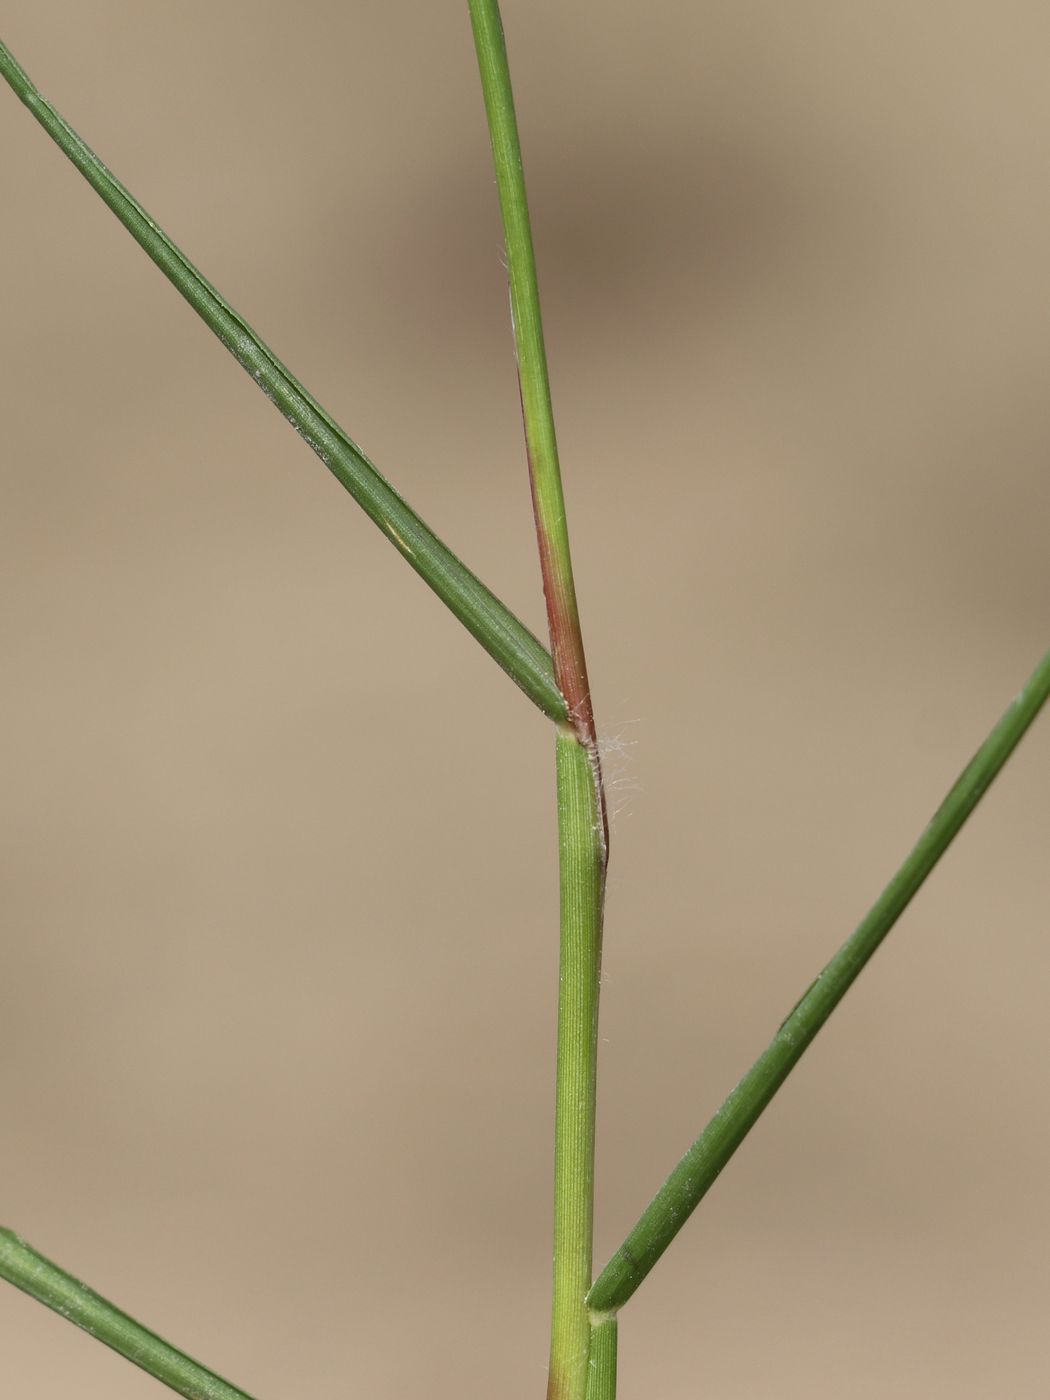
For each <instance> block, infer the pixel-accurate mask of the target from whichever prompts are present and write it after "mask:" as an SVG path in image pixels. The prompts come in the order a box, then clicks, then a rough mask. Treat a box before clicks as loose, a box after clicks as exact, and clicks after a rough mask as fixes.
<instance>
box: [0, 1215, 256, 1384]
mask: <svg viewBox="0 0 1050 1400" xmlns="http://www.w3.org/2000/svg"><path fill="white" fill-rule="evenodd" d="M0 1278H5V1279H7V1281H8V1283H13V1284H14V1285H15V1287H16V1288H20V1289H21V1290H22V1292H23V1293H28V1294H29V1296H30V1297H31V1298H35V1299H36V1300H37V1302H38V1303H43V1304H44V1305H45V1307H48V1308H51V1309H53V1310H54V1311H55V1312H57V1313H59V1314H60V1315H61V1316H62V1317H64V1318H67V1319H68V1320H69V1321H70V1322H72V1323H75V1324H76V1326H77V1327H82V1328H83V1329H84V1331H85V1332H88V1333H90V1335H91V1336H92V1337H95V1338H96V1339H97V1340H98V1341H100V1342H104V1343H105V1344H106V1346H108V1347H112V1348H113V1350H114V1351H118V1352H119V1353H120V1354H121V1356H124V1357H126V1358H127V1359H128V1360H129V1361H131V1362H134V1364H135V1365H136V1366H141V1368H142V1369H143V1370H144V1371H148V1372H149V1374H150V1375H151V1376H155V1377H156V1379H157V1380H158V1381H163V1382H164V1384H165V1385H167V1386H170V1387H171V1389H172V1390H174V1391H177V1392H178V1394H179V1395H184V1396H186V1397H187V1400H251V1396H249V1395H248V1394H247V1393H246V1392H245V1391H243V1390H239V1389H238V1388H237V1386H235V1385H231V1384H230V1383H229V1381H224V1380H223V1379H222V1377H221V1376H217V1375H215V1373H214V1372H213V1371H209V1370H207V1369H206V1367H204V1366H201V1365H199V1364H198V1362H196V1361H192V1360H191V1359H190V1358H189V1357H188V1356H184V1355H183V1353H182V1352H181V1351H176V1349H175V1348H174V1347H173V1346H169V1345H168V1343H167V1342H164V1341H161V1339H160V1337H158V1336H155V1335H154V1333H152V1332H150V1331H147V1329H146V1328H145V1327H142V1326H141V1325H140V1324H139V1323H137V1322H135V1321H133V1320H132V1319H131V1318H130V1317H128V1316H127V1315H126V1314H125V1313H122V1312H121V1311H120V1310H119V1308H115V1307H114V1306H113V1304H112V1303H107V1302H106V1300H105V1298H100V1297H99V1295H98V1294H97V1293H95V1292H94V1291H93V1290H92V1289H90V1288H88V1287H87V1286H86V1285H85V1284H83V1283H80V1282H79V1281H78V1280H77V1279H75V1278H73V1277H71V1275H69V1274H67V1273H65V1272H64V1271H63V1270H62V1269H60V1268H58V1266H57V1265H56V1264H52V1263H51V1261H50V1260H49V1259H45V1258H44V1256H43V1255H42V1254H38V1253H37V1252H36V1250H35V1249H33V1248H32V1246H30V1245H28V1244H26V1242H25V1240H21V1239H19V1238H18V1236H17V1235H15V1234H13V1233H12V1232H11V1231H10V1230H0Z"/></svg>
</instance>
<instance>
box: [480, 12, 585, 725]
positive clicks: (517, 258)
mask: <svg viewBox="0 0 1050 1400" xmlns="http://www.w3.org/2000/svg"><path fill="white" fill-rule="evenodd" d="M468 3H469V5H470V18H471V23H472V25H473V28H474V44H475V48H476V49H477V54H478V67H479V69H480V72H481V87H482V92H483V94H484V98H485V114H486V116H487V118H488V125H489V135H490V137H491V139H492V156H493V160H494V162H495V166H496V186H497V188H498V190H499V202H500V213H501V214H502V217H503V229H504V237H505V239H506V246H507V272H508V275H509V277H510V305H511V315H512V317H513V322H514V345H515V350H516V352H517V357H518V382H519V385H520V388H521V410H522V418H523V420H524V424H525V445H526V450H527V452H528V459H529V478H530V481H531V484H532V501H533V509H534V513H535V516H536V537H537V541H538V544H539V551H540V567H541V569H542V572H543V591H544V594H545V595H546V599H547V619H548V622H549V624H550V635H551V655H552V656H553V658H554V676H555V679H556V680H557V682H558V685H559V687H560V689H561V692H562V694H563V695H564V696H565V698H566V700H567V701H568V705H569V714H570V717H571V719H572V722H573V724H574V725H575V727H576V730H577V733H578V734H579V736H580V738H581V740H582V741H583V742H584V743H587V744H593V742H594V737H595V735H594V712H593V707H592V704H591V692H590V685H589V683H588V680H587V660H586V657H585V655H584V650H583V635H582V632H581V629H580V613H579V607H578V605H577V602H576V585H575V583H574V581H573V573H572V555H571V553H570V550H569V534H568V527H567V525H566V518H565V500H564V496H563V493H562V484H561V467H560V465H559V461H558V441H557V437H556V435H555V432H554V412H553V409H552V407H551V391H550V380H549V377H548V374H547V351H546V348H545V346H544V342H543V319H542V316H541V314H540V291H539V283H538V280H537V276H536V257H535V253H534V250H533V246H532V224H531V221H530V218H529V201H528V196H527V194H526V191H525V170H524V166H523V164H522V158H521V142H520V139H519V136H518V121H517V117H516V115H515V112H514V94H513V91H512V90H511V83H510V68H509V66H508V62H507V47H506V44H505V42H504V38H503V23H502V20H501V19H500V12H499V5H498V4H497V3H496V0H468Z"/></svg>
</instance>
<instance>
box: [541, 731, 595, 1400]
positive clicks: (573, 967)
mask: <svg viewBox="0 0 1050 1400" xmlns="http://www.w3.org/2000/svg"><path fill="white" fill-rule="evenodd" d="M557 760H558V763H557V767H558V849H559V855H560V869H561V982H560V991H559V997H558V1099H557V1111H556V1124H555V1168H554V1303H553V1309H552V1321H551V1362H550V1380H549V1383H548V1391H547V1394H548V1397H549V1400H584V1397H585V1396H586V1393H587V1375H588V1367H587V1361H588V1357H589V1354H590V1342H591V1321H590V1314H589V1312H588V1309H587V1304H586V1301H585V1300H586V1297H587V1290H588V1289H589V1288H590V1286H591V1264H592V1259H591V1234H592V1221H593V1199H594V1104H595V1065H596V1060H597V1049H598V981H599V976H600V972H601V941H602V900H603V896H604V892H605V866H604V854H605V846H604V837H603V834H602V824H601V813H600V809H599V805H598V789H597V785H596V781H595V769H594V765H593V763H592V761H591V756H590V754H589V753H588V751H587V749H586V747H585V746H584V745H583V744H581V743H580V742H579V740H578V739H577V737H576V735H575V733H574V732H573V731H571V730H568V729H562V730H560V731H559V733H558V740H557Z"/></svg>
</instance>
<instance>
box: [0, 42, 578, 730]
mask: <svg viewBox="0 0 1050 1400" xmlns="http://www.w3.org/2000/svg"><path fill="white" fill-rule="evenodd" d="M0 74H2V75H3V77H4V78H5V79H6V80H7V82H8V83H9V84H10V86H11V87H12V88H13V90H14V91H15V93H16V94H17V95H18V97H20V98H21V100H22V101H23V102H24V103H25V105H26V106H27V107H28V108H29V110H30V112H32V114H33V116H34V117H35V118H36V119H37V121H38V122H39V123H40V125H41V126H42V127H43V128H44V130H45V131H46V132H47V133H48V135H49V136H50V137H51V138H52V139H53V140H54V141H55V143H56V144H57V145H58V146H59V147H60V149H61V150H62V151H63V152H64V153H65V154H66V155H67V156H68V157H69V159H70V160H71V161H72V162H73V164H74V165H75V166H76V168H77V169H78V170H79V171H80V173H81V174H82V175H83V176H84V178H85V179H86V180H87V181H88V183H89V184H90V185H91V186H92V188H93V189H94V190H95V191H96V193H97V194H99V195H100V196H101V198H102V199H103V200H104V201H105V202H106V204H107V205H108V206H109V207H110V209H111V210H112V211H113V213H114V214H116V216H117V218H118V219H119V220H120V222H121V223H122V224H123V225H124V227H125V228H126V229H127V230H128V232H129V233H130V234H131V236H132V237H133V238H134V239H135V241H136V242H137V243H138V244H139V245H140V246H141V247H142V248H143V249H144V250H145V252H146V253H147V254H148V255H149V256H150V257H151V258H152V259H153V261H154V262H155V263H156V265H157V266H158V267H159V268H160V270H161V271H162V272H163V273H164V275H165V276H166V277H167V278H168V279H169V281H170V282H171V283H172V284H173V285H174V286H175V287H176V288H177V290H178V291H179V292H181V294H182V295H183V296H184V297H185V298H186V300H187V301H188V302H189V304H190V305H191V306H192V307H193V309H194V310H195V311H196V312H197V314H198V315H199V316H200V317H201V319H202V320H203V321H204V322H205V324H206V325H207V326H208V327H209V328H210V329H211V330H212V331H214V333H215V334H216V335H217V336H218V338H219V339H220V340H221V341H222V343H223V344H224V345H225V346H226V348H227V349H228V350H229V351H231V353H232V354H233V355H234V357H235V358H236V359H237V361H238V362H239V363H240V364H241V365H242V366H243V368H244V369H246V370H247V371H248V373H249V374H250V375H251V377H252V378H253V379H254V380H255V382H256V383H257V384H258V385H259V387H260V389H262V391H263V393H264V394H266V396H267V397H268V398H269V399H271V400H272V402H273V403H274V404H275V405H276V407H277V408H278V409H279V410H280V412H281V413H282V414H283V415H284V416H285V418H287V419H288V421H289V423H291V425H292V427H293V428H294V429H295V430H296V432H297V433H299V435H300V436H301V437H302V438H303V439H304V440H305V441H306V442H307V443H308V444H309V445H310V447H312V448H313V450H314V451H315V452H316V453H317V455H318V456H319V457H320V459H321V461H322V462H324V464H325V466H326V467H328V469H329V471H330V472H331V473H332V475H333V476H334V477H335V478H336V479H337V480H338V481H339V482H340V483H341V484H342V485H343V486H344V487H345V488H346V489H347V491H349V492H350V494H351V496H353V498H354V500H355V501H357V503H358V504H359V505H360V506H361V507H362V509H363V510H364V511H365V513H366V514H367V515H368V516H369V518H370V519H371V520H372V521H374V522H375V524H376V525H378V527H379V528H380V530H382V531H383V533H384V534H385V535H386V537H387V538H388V539H389V540H390V541H391V543H392V544H393V545H394V547H395V548H396V549H397V550H398V552H399V553H400V554H401V555H402V556H403V558H405V559H406V560H407V561H408V562H409V564H411V566H412V567H413V569H415V571H416V572H417V573H418V574H419V575H420V577H421V578H423V579H424V580H425V581H426V583H428V584H429V585H430V587H431V588H432V589H433V590H434V592H435V593H436V594H437V595H438V597H439V598H440V599H441V600H442V602H443V603H445V604H446V606H447V607H448V608H449V609H450V610H451V611H452V613H453V614H454V615H455V616H456V617H457V618H458V619H459V620H460V622H462V623H463V625H464V626H465V627H466V628H467V630H468V631H469V632H470V633H471V634H472V635H473V636H474V637H475V638H477V640H478V641H479V642H480V643H481V645H482V646H483V647H484V648H485V650H486V651H487V652H488V653H489V655H490V656H491V657H492V658H493V659H494V660H495V661H496V662H498V663H499V665H500V666H502V668H503V669H504V670H505V671H506V672H507V674H508V675H509V676H510V677H511V678H512V679H513V680H514V681H515V682H516V683H517V684H518V685H519V686H520V687H521V689H522V690H523V691H524V692H525V694H526V695H528V697H529V699H530V700H532V701H533V703H534V704H536V705H538V706H539V708H540V709H541V710H542V711H543V712H544V714H546V715H549V716H550V717H551V718H552V719H555V720H558V721H561V720H564V719H565V718H566V716H567V713H568V711H567V706H566V701H565V699H564V697H563V695H562V693H561V691H560V690H559V688H558V686H557V684H556V682H555V680H554V670H553V665H552V662H551V658H550V657H549V656H548V655H547V653H546V651H545V650H544V649H543V647H542V646H541V644H540V643H539V642H538V641H537V639H536V638H535V637H534V636H533V635H532V633H531V632H530V631H529V630H528V628H527V627H525V626H524V625H523V624H522V623H521V622H519V621H518V619H517V618H516V617H515V616H514V614H513V613H511V612H510V611H509V610H508V609H507V608H506V607H505V606H504V604H503V603H501V602H500V600H499V599H498V598H497V597H496V596H495V595H494V594H493V593H492V592H490V590H489V589H488V588H486V587H485V585H484V584H483V583H482V582H481V581H480V579H478V578H477V577H476V576H475V575H474V574H473V573H471V571H470V570H469V569H468V568H467V567H466V566H465V565H464V564H463V563H461V561H460V560H459V559H457V558H456V556H455V555H454V554H453V553H452V551H451V550H450V549H449V548H448V547H447V545H445V544H444V543H443V542H442V541H441V540H439V539H438V538H437V536H436V535H435V534H434V532H433V531H432V530H431V529H430V528H429V526H427V525H426V524H425V523H424V522H423V521H422V520H421V519H420V518H419V516H418V515H417V514H416V513H415V511H413V510H412V509H411V507H409V506H408V505H407V504H406V502H405V501H403V500H402V498H401V497H400V496H399V495H398V494H397V492H396V491H395V490H394V489H393V487H392V486H390V484H389V483H388V482H387V481H386V480H385V479H384V478H383V477H382V476H380V474H379V472H378V471H376V469H375V467H374V466H373V465H372V463H371V462H370V461H369V460H368V458H367V457H365V455H364V453H363V452H362V451H361V450H360V448H358V447H357V445H356V444H355V443H353V442H352V441H351V440H350V438H349V437H348V436H347V434H346V433H345V432H344V431H343V429H342V428H340V427H339V425H338V424H337V423H336V422H335V421H334V419H332V418H331V417H330V416H329V414H328V413H327V412H326V411H325V410H324V409H323V408H322V407H321V405H320V404H318V403H317V402H316V400H315V399H313V398H312V397H311V396H310V394H308V393H307V391H306V390H305V389H304V388H303V386H302V385H301V384H300V383H299V382H298V381H297V380H296V379H295V378H293V376H292V375H291V374H290V373H289V371H288V370H287V369H286V368H285V367H284V365H282V364H281V363H280V361H279V360H278V359H277V357H276V356H275V355H274V354H273V352H272V351H271V350H269V349H268V347H267V346H266V345H265V344H264V343H263V342H262V341H261V340H260V339H259V337H258V336H257V335H256V333H255V332H254V331H253V330H252V328H251V327H250V326H249V325H248V324H247V322H246V321H244V320H243V318H242V317H241V316H239V315H238V314H237V312H236V311H234V309H233V308H232V307H231V306H230V305H229V304H228V303H227V302H226V301H224V300H223V298H222V297H221V296H220V295H219V293H218V292H217V291H216V290H215V288H214V287H212V286H211V285H210V284H209V283H208V282H207V281H206V280H205V279H204V277H202V276H201V274H200V273H199V272H198V271H197V269H196V268H195V267H194V266H193V264H192V263H191V262H190V261H189V259H188V258H186V256H185V255H184V254H183V253H182V252H181V251H180V250H179V249H178V248H177V247H176V246H175V244H174V243H172V241H171V239H170V238H168V236H167V234H165V233H164V231H163V230H162V229H161V228H159V227H158V225H157V224H156V223H155V222H154V221H153V219H152V218H151V217H150V216H149V215H148V214H147V213H146V211H145V210H144V209H143V208H142V207H141V205H139V204H138V203H137V202H136V201H135V200H134V199H133V198H132V196H131V195H130V194H129V193H128V191H127V190H126V189H125V188H124V187H123V185H121V184H120V182H119V181H118V180H117V179H116V178H115V177H114V176H113V175H112V174H111V172H110V171H109V170H108V169H107V168H106V166H105V165H103V163H102V162H101V161H100V160H99V158H98V157H97V156H96V155H95V154H94V153H93V152H92V151H91V150H90V149H89V148H88V147H87V146H86V145H85V144H84V142H83V141H82V140H81V139H80V137H79V136H78V135H77V134H76V132H75V131H73V129H72V128H71V127H70V126H68V125H67V124H66V122H65V121H63V119H62V117H60V116H59V114H58V113H57V112H56V111H55V109H54V108H53V107H52V106H51V104H50V103H49V102H47V101H46V100H45V99H44V98H43V97H42V96H41V95H40V93H39V92H38V91H37V90H36V88H35V87H34V86H33V84H32V82H31V81H30V79H29V77H28V75H27V74H26V73H25V72H24V70H23V69H22V68H21V67H20V66H19V64H18V63H17V61H16V60H15V58H14V57H13V56H12V54H11V53H10V51H9V50H8V49H7V48H6V47H4V45H3V44H0Z"/></svg>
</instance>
